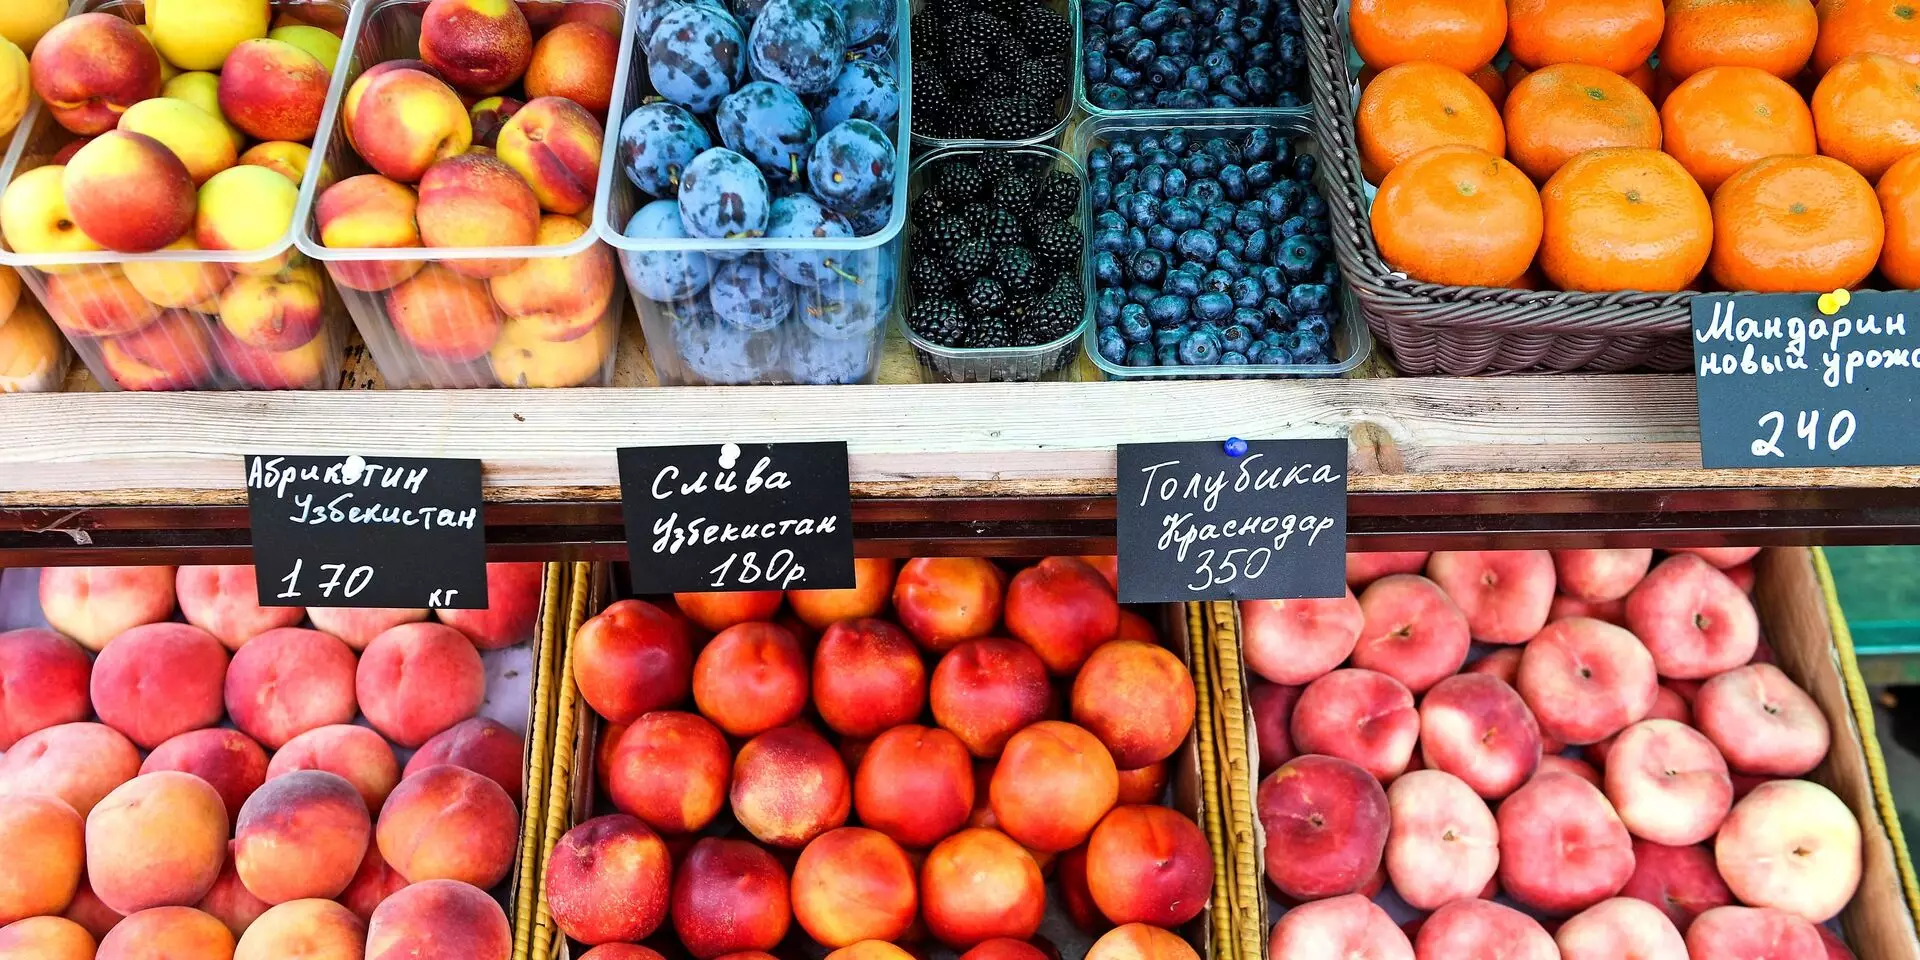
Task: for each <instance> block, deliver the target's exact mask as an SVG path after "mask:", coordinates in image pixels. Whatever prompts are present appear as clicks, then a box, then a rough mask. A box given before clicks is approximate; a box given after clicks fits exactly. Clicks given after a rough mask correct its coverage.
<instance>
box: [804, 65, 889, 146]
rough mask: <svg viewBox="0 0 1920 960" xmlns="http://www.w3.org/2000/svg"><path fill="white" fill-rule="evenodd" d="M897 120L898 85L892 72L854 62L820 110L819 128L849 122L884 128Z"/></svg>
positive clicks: (847, 68) (828, 95)
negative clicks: (870, 124)
mask: <svg viewBox="0 0 1920 960" xmlns="http://www.w3.org/2000/svg"><path fill="white" fill-rule="evenodd" d="M899 117H900V83H899V81H898V80H897V79H896V78H895V77H894V75H893V70H892V68H890V67H888V66H886V65H884V64H881V63H878V62H875V61H873V60H854V61H851V62H849V63H848V64H847V65H846V66H845V67H843V68H842V69H841V70H840V75H839V76H838V77H836V78H834V81H833V88H832V89H831V90H828V91H827V102H826V103H825V104H823V105H822V106H821V107H820V126H821V127H823V128H828V129H830V128H833V127H837V126H839V125H840V124H842V123H845V122H847V121H848V120H871V121H873V123H874V125H876V126H879V127H882V128H885V127H888V126H891V125H892V124H893V122H894V121H895V120H897V119H899Z"/></svg>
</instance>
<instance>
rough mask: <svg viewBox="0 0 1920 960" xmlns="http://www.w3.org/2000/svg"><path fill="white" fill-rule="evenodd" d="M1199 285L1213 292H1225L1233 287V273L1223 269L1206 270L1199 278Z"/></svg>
mask: <svg viewBox="0 0 1920 960" xmlns="http://www.w3.org/2000/svg"><path fill="white" fill-rule="evenodd" d="M1200 287H1201V289H1203V290H1208V291H1210V292H1213V293H1226V292H1227V291H1228V290H1231V289H1233V274H1230V273H1228V272H1226V271H1225V270H1208V271H1207V273H1206V275H1205V276H1203V277H1201V278H1200Z"/></svg>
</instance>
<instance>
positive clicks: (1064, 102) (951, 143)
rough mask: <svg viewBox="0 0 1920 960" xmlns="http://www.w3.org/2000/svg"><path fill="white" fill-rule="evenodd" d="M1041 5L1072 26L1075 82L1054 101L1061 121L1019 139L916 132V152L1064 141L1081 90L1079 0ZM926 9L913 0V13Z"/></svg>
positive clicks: (1047, 1) (923, 2)
mask: <svg viewBox="0 0 1920 960" xmlns="http://www.w3.org/2000/svg"><path fill="white" fill-rule="evenodd" d="M1042 5H1043V6H1046V7H1049V8H1051V9H1053V10H1057V11H1059V12H1060V13H1063V14H1065V15H1066V17H1067V22H1069V23H1071V24H1073V25H1074V26H1073V45H1072V46H1071V47H1069V48H1068V49H1067V53H1068V54H1069V56H1070V57H1071V59H1069V60H1068V61H1067V63H1068V66H1069V68H1070V69H1072V70H1073V76H1074V80H1073V82H1072V83H1070V84H1068V85H1067V89H1066V91H1065V92H1063V93H1061V94H1060V99H1059V100H1057V101H1055V107H1056V108H1057V109H1058V110H1059V113H1060V122H1059V123H1056V124H1054V125H1053V126H1052V127H1049V128H1047V129H1046V130H1044V131H1042V132H1041V133H1039V134H1036V135H1034V136H1031V137H1026V138H1024V139H1020V140H982V139H977V138H973V137H929V136H922V135H921V134H920V132H919V131H915V132H914V134H913V146H914V152H915V153H918V152H919V151H921V150H938V149H941V148H944V147H1007V146H1032V145H1035V144H1044V145H1046V146H1049V147H1057V146H1060V145H1061V143H1062V142H1063V141H1064V140H1065V137H1066V132H1067V127H1068V126H1069V124H1071V122H1072V121H1073V108H1074V102H1075V97H1076V96H1077V95H1078V93H1079V90H1080V73H1081V65H1080V0H1042ZM925 6H926V0H914V4H913V12H914V13H916V14H918V13H919V12H920V10H921V8H923V7H925Z"/></svg>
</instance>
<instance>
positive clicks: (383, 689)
mask: <svg viewBox="0 0 1920 960" xmlns="http://www.w3.org/2000/svg"><path fill="white" fill-rule="evenodd" d="M354 693H355V695H356V697H357V698H358V700H359V702H360V710H361V711H362V712H363V713H365V714H366V716H367V721H368V722H369V723H371V724H373V728H374V729H375V730H378V731H380V733H381V734H382V735H384V736H385V737H386V738H387V739H389V740H392V741H393V742H394V743H397V744H399V745H400V746H403V747H418V746H420V745H421V744H423V743H426V742H427V741H428V740H429V739H431V738H432V737H433V735H434V734H436V733H439V732H440V731H442V730H445V729H447V728H448V727H451V726H453V725H454V724H456V723H459V722H460V721H462V720H465V719H467V718H468V717H471V716H473V715H475V714H477V713H479V712H480V705H481V703H482V702H483V701H484V700H485V699H486V694H487V677H486V669H485V667H484V666H483V665H482V664H481V662H480V653H479V651H477V650H475V649H474V648H473V644H472V643H471V642H469V641H468V640H467V638H466V635H465V634H463V633H461V632H460V631H458V630H455V629H453V628H452V627H448V626H443V625H441V624H437V623H406V624H401V625H400V626H397V627H394V628H393V629H391V630H388V631H387V632H385V633H383V634H381V635H379V636H377V637H375V638H373V642H372V643H370V644H367V649H366V650H365V651H364V652H363V653H361V655H360V667H359V670H358V672H357V673H356V674H355V677H354Z"/></svg>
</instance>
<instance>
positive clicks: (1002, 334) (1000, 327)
mask: <svg viewBox="0 0 1920 960" xmlns="http://www.w3.org/2000/svg"><path fill="white" fill-rule="evenodd" d="M967 346H969V347H974V348H976V349H983V350H990V349H995V348H999V347H1011V346H1013V331H1012V329H1011V328H1010V327H1009V326H1008V325H1007V321H1006V320H1005V319H1004V318H1002V317H997V316H994V317H982V318H981V319H979V320H976V321H974V324H973V330H972V331H971V332H970V333H969V334H968V335H967Z"/></svg>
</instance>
